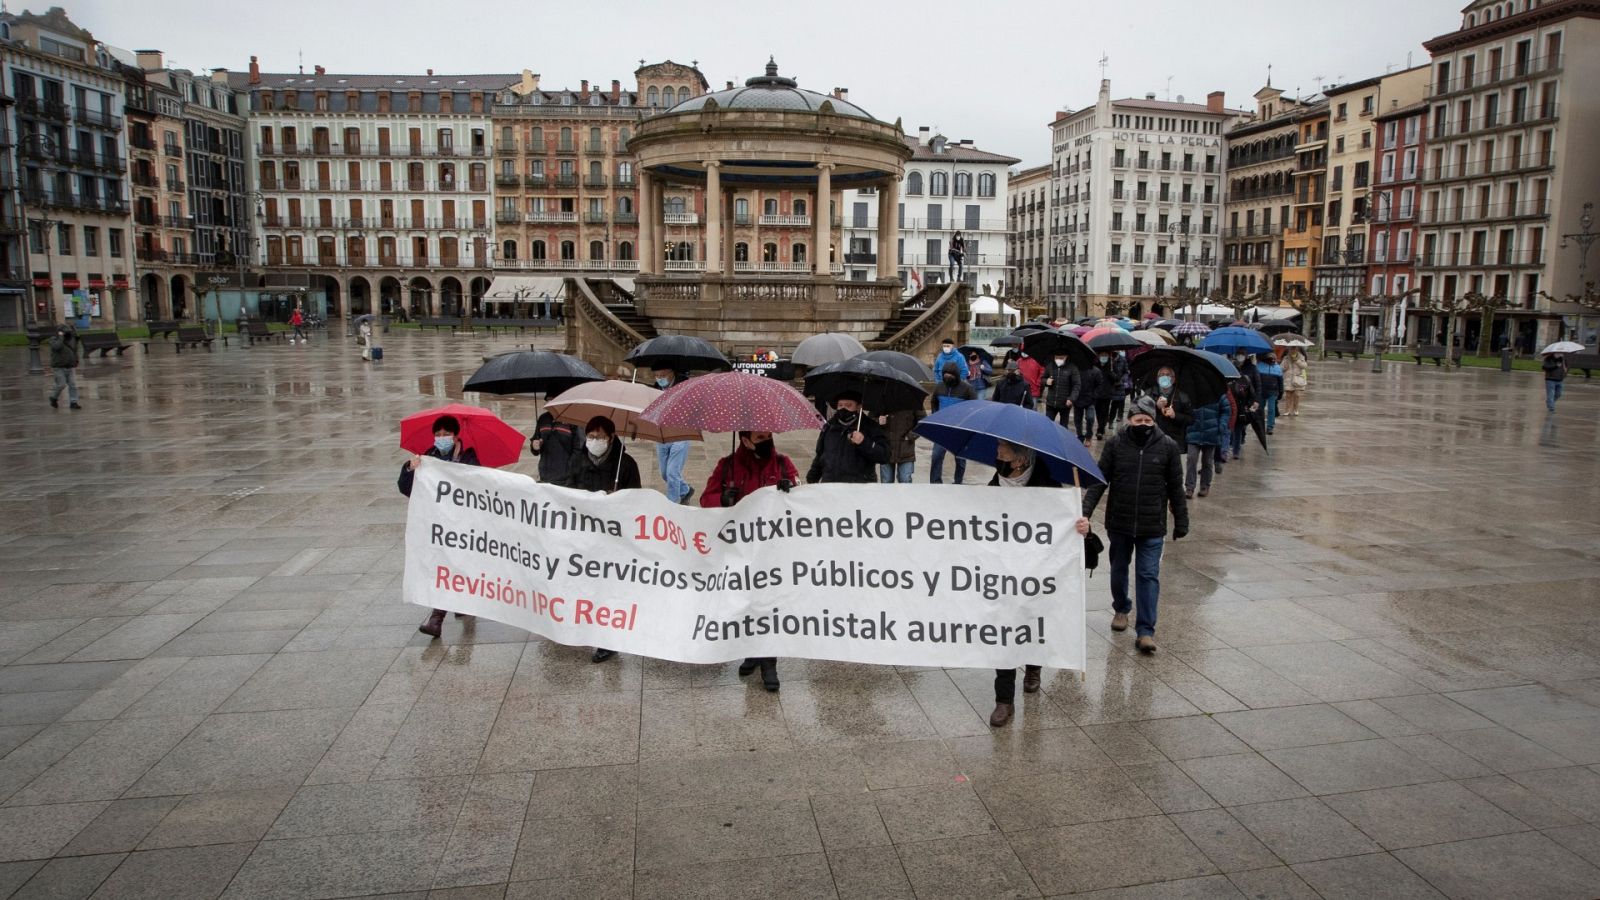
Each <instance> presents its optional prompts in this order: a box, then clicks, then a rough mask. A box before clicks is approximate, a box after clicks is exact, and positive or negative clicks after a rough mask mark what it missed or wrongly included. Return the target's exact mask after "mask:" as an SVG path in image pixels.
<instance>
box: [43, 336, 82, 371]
mask: <svg viewBox="0 0 1600 900" xmlns="http://www.w3.org/2000/svg"><path fill="white" fill-rule="evenodd" d="M79 342H80V341H79V338H78V335H77V334H76V333H74V332H68V333H67V335H66V336H65V337H62V335H61V332H59V331H58V332H56V333H55V334H53V335H51V336H50V368H52V369H76V368H77V367H78V344H79Z"/></svg>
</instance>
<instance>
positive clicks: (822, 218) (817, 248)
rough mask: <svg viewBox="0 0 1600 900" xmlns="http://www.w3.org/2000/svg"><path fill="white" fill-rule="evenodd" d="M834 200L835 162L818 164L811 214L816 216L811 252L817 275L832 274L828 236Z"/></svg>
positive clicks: (830, 230)
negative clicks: (815, 197)
mask: <svg viewBox="0 0 1600 900" xmlns="http://www.w3.org/2000/svg"><path fill="white" fill-rule="evenodd" d="M832 200H833V163H818V164H817V199H816V202H815V203H813V204H812V206H811V214H812V215H814V216H816V223H815V224H816V226H817V227H816V234H815V236H814V238H813V239H812V246H811V253H812V259H813V260H815V262H816V266H815V267H814V268H813V269H812V271H813V272H815V273H816V274H817V275H820V276H826V275H829V274H831V272H832V268H831V263H830V262H829V260H828V238H829V237H830V236H831V235H832V233H833V213H832V211H831V210H830V209H829V206H830V205H831V203H832Z"/></svg>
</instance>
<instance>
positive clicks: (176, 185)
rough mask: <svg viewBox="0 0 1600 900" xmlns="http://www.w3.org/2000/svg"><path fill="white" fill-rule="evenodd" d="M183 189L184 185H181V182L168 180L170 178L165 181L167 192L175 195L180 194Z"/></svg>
mask: <svg viewBox="0 0 1600 900" xmlns="http://www.w3.org/2000/svg"><path fill="white" fill-rule="evenodd" d="M183 189H184V184H183V182H182V181H175V180H173V179H170V178H169V179H167V190H169V191H173V192H175V193H182V192H183Z"/></svg>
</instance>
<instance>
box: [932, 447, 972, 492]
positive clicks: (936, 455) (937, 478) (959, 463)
mask: <svg viewBox="0 0 1600 900" xmlns="http://www.w3.org/2000/svg"><path fill="white" fill-rule="evenodd" d="M945 453H946V451H945V449H944V448H943V447H941V446H939V445H938V444H934V445H933V468H932V470H931V471H929V472H928V483H929V484H944V455H945ZM951 455H952V456H954V454H951ZM966 477H967V461H966V460H964V459H962V458H961V457H959V456H957V457H956V484H960V483H961V482H962V481H963V480H965V479H966Z"/></svg>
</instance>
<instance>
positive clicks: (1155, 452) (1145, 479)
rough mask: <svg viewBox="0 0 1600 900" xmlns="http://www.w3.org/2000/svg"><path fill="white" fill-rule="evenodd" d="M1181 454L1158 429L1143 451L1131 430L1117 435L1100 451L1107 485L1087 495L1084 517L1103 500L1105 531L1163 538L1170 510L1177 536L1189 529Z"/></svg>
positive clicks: (1096, 487)
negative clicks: (1108, 493)
mask: <svg viewBox="0 0 1600 900" xmlns="http://www.w3.org/2000/svg"><path fill="white" fill-rule="evenodd" d="M1182 458H1183V453H1182V451H1180V450H1179V449H1178V445H1177V443H1175V442H1174V441H1173V440H1172V439H1171V438H1169V437H1167V436H1166V435H1165V434H1164V433H1162V431H1161V430H1160V429H1156V430H1154V431H1151V432H1150V439H1149V440H1148V441H1146V442H1145V444H1144V446H1143V447H1141V446H1139V445H1138V444H1136V443H1134V441H1133V438H1132V437H1131V436H1130V435H1129V434H1128V430H1127V429H1126V428H1124V429H1123V430H1121V431H1119V432H1117V433H1116V435H1115V436H1114V437H1112V438H1111V440H1109V441H1106V446H1105V449H1104V450H1102V451H1100V472H1101V474H1103V475H1105V477H1106V482H1107V484H1096V485H1093V486H1092V487H1090V488H1089V490H1088V493H1087V494H1086V495H1085V497H1084V515H1086V516H1092V515H1094V511H1095V508H1096V507H1097V506H1099V505H1100V498H1101V497H1103V496H1105V494H1106V492H1107V485H1109V486H1110V487H1109V490H1110V494H1111V498H1110V499H1109V500H1108V501H1106V518H1105V522H1106V531H1109V532H1113V533H1115V534H1126V535H1132V536H1133V537H1136V538H1152V537H1164V536H1165V535H1166V533H1167V507H1168V506H1171V507H1172V519H1173V534H1174V535H1177V534H1184V533H1187V532H1188V530H1189V506H1188V504H1187V503H1185V502H1184V499H1183V462H1182Z"/></svg>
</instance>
